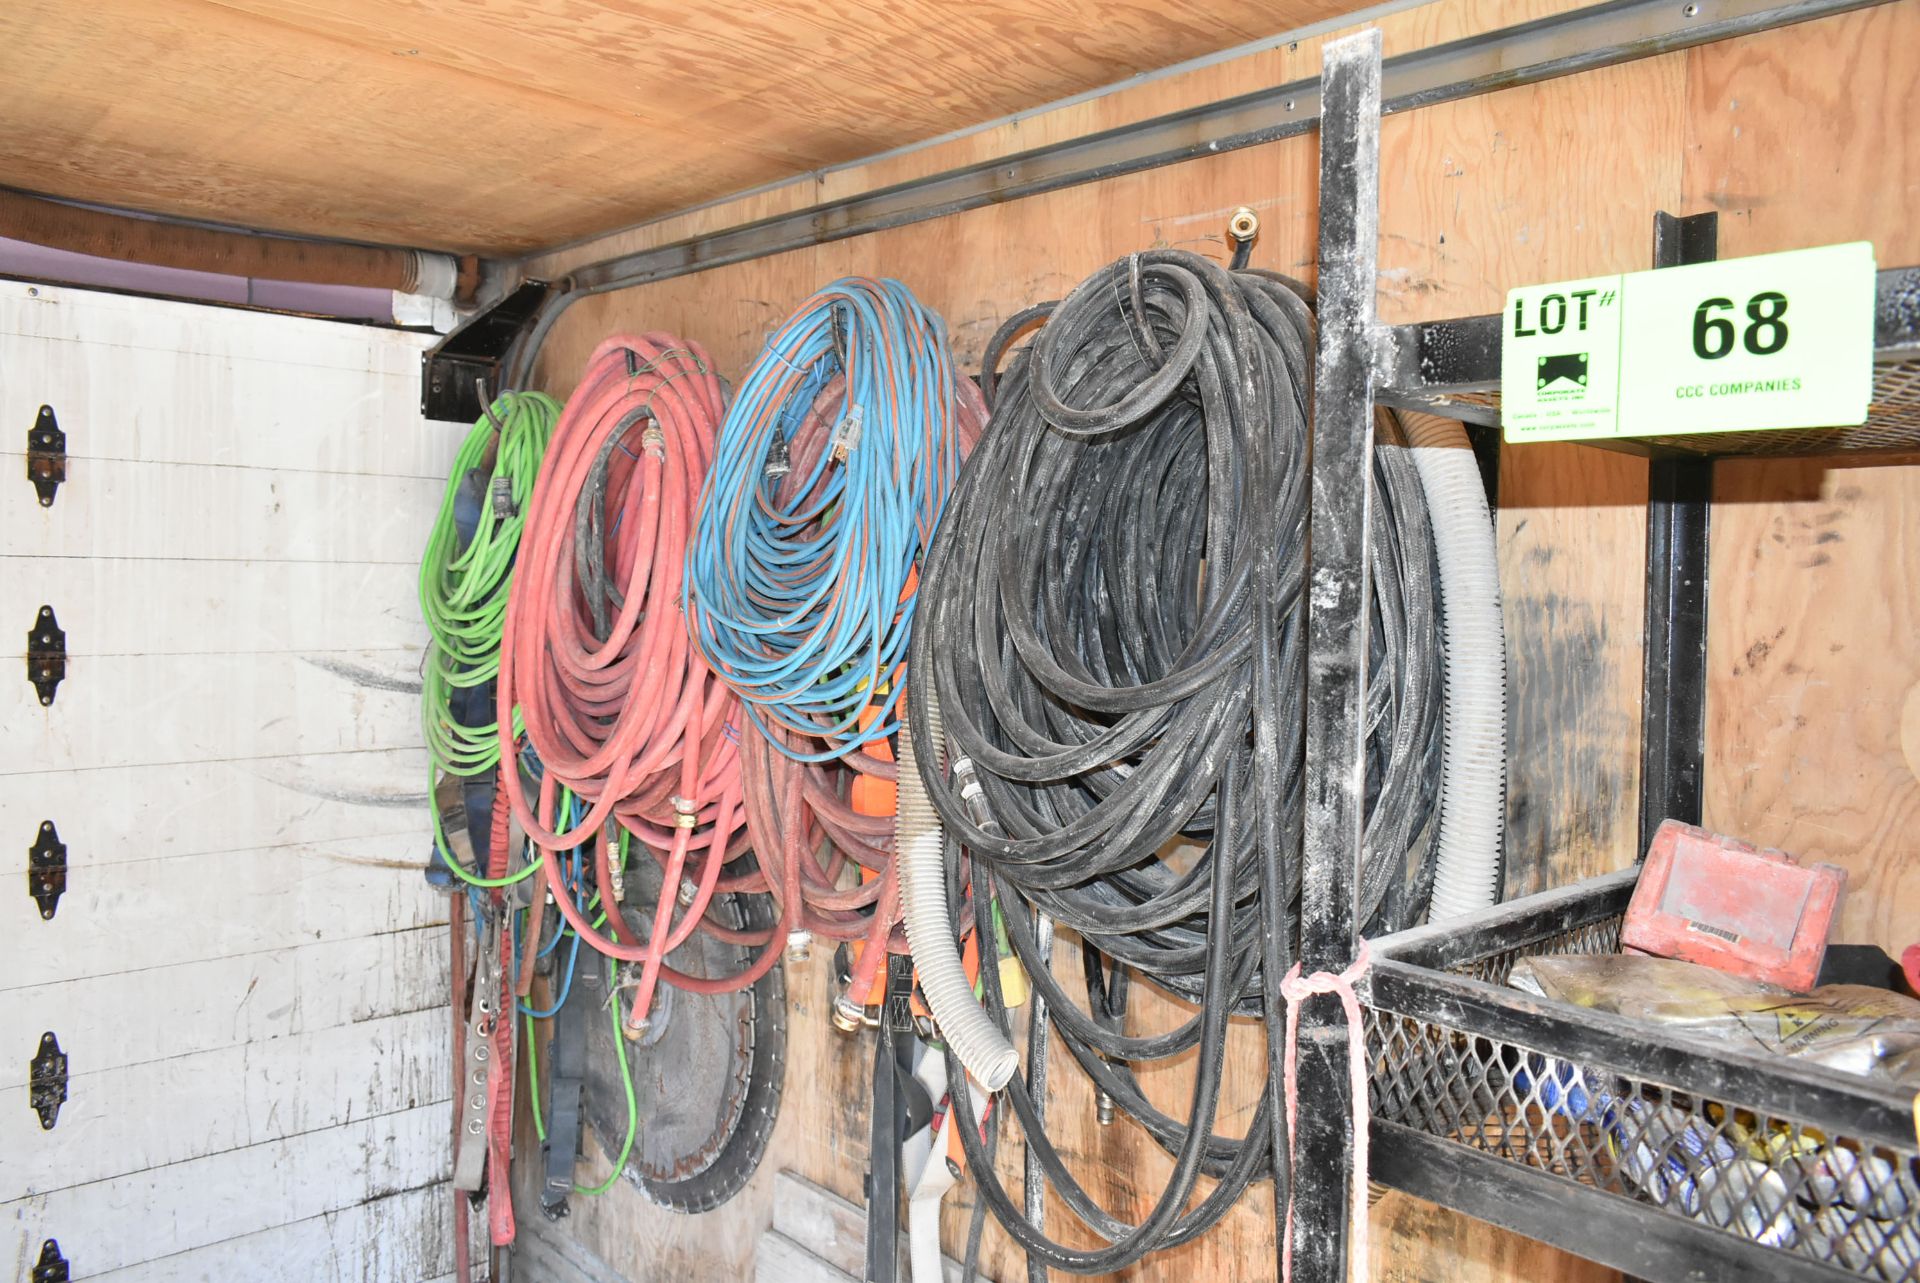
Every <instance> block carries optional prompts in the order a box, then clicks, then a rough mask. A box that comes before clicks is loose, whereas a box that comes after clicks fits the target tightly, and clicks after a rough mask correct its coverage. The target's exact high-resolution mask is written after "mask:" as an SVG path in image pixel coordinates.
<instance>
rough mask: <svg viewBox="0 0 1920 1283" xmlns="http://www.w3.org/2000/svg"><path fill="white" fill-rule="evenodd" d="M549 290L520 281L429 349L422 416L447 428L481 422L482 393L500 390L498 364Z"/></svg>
mask: <svg viewBox="0 0 1920 1283" xmlns="http://www.w3.org/2000/svg"><path fill="white" fill-rule="evenodd" d="M550 289H551V287H550V286H549V285H548V284H547V283H546V282H545V281H522V282H521V283H520V284H519V285H518V286H516V287H515V288H514V289H513V290H511V291H510V292H508V293H507V294H506V295H504V296H502V297H501V298H499V299H497V300H496V301H495V302H494V303H493V304H492V305H491V306H489V307H487V308H485V309H484V310H482V311H479V312H476V313H474V314H473V315H472V316H470V317H468V318H467V319H466V320H465V321H463V322H461V323H460V325H459V327H458V328H456V329H455V330H453V332H452V333H450V334H448V335H447V337H445V338H443V339H441V340H440V342H439V343H437V344H435V345H434V346H433V347H432V348H431V349H429V350H428V351H427V353H426V355H425V356H423V357H421V358H420V413H421V414H423V415H425V416H426V417H427V418H429V419H440V420H443V421H445V422H449V423H472V422H474V421H475V420H476V419H478V418H479V417H480V415H481V414H482V413H483V412H484V411H485V409H486V404H485V403H486V399H487V398H486V395H485V394H484V393H483V392H482V391H481V389H482V388H492V389H494V390H495V391H498V390H500V389H499V381H500V363H501V361H502V360H503V359H504V358H505V357H506V355H507V351H508V349H510V348H511V347H512V346H513V343H514V340H515V339H517V338H519V337H520V333H521V331H522V329H523V328H524V327H525V326H526V324H527V322H528V321H529V320H531V319H532V318H533V315H534V313H535V312H537V311H539V310H540V305H541V304H542V303H545V302H546V301H547V294H548V293H549V292H550Z"/></svg>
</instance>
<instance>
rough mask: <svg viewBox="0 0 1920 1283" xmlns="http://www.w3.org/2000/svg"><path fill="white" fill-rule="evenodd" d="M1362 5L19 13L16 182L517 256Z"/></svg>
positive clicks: (12, 175) (57, 8)
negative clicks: (516, 254)
mask: <svg viewBox="0 0 1920 1283" xmlns="http://www.w3.org/2000/svg"><path fill="white" fill-rule="evenodd" d="M1356 7H1357V5H1356V4H1355V3H1354V2H1353V0H1278V2H1275V0H1194V2H1193V3H1189V4H1185V5H1165V4H1162V3H1156V2H1154V0H979V2H977V3H956V2H955V0H821V2H817V3H794V2H792V0H785V2H782V0H733V2H732V3H702V2H701V0H690V2H689V3H686V4H680V5H674V4H665V3H659V2H658V0H97V2H95V3H90V4H86V5H79V4H73V3H68V2H64V0H5V2H4V3H0V185H5V186H11V187H18V188H21V189H24V190H27V191H33V192H41V193H45V194H48V195H54V196H63V197H68V198H73V199H82V200H90V201H98V202H101V203H105V204H111V205H120V206H126V207H130V208H135V209H144V210H150V211H154V212H159V213H167V214H177V215H185V216H191V217H197V218H207V219H214V220H218V221H221V222H228V223H237V224H240V225H243V226H251V227H260V228H269V229H274V230H280V231H290V232H304V233H309V234H313V235H323V236H334V237H343V238H349V239H355V240H368V241H377V242H384V243H398V244H409V245H419V246H431V247H436V248H445V249H456V250H475V251H480V252H484V253H493V254H504V253H517V252H522V251H526V250H530V249H535V248H540V247H544V246H549V245H553V244H556V243H559V242H563V241H566V240H570V239H574V238H577V237H580V236H585V235H589V234H592V233H596V232H603V231H607V230H609V229H611V228H614V227H618V226H623V225H625V224H628V223H632V222H636V221H638V220H641V219H644V218H648V217H652V216H654V215H658V214H663V213H667V212H669V211H672V210H675V209H682V208H685V207H687V206H689V205H694V204H698V203H700V202H702V201H707V200H711V199H714V198H716V197H720V196H724V195H727V194H730V193H733V192H737V191H740V190H743V189H745V188H748V187H753V186H757V185H760V184H763V183H769V182H776V181H779V180H782V179H786V178H791V177H794V176H795V175H798V174H802V173H805V172H806V171H808V170H810V169H815V168H819V167H822V166H826V165H832V164H837V163H840V162H844V161H850V160H855V159H858V158H860V157H863V156H868V155H872V154H874V153H876V152H880V151H885V150H888V149H890V148H894V147H899V146H904V145H907V144H910V143H914V142H919V141H923V140H925V139H927V138H931V137H934V136H937V135H939V134H942V133H946V132H948V131H951V130H954V129H958V128H963V127H966V126H969V125H975V124H979V123H982V122H984V121H988V120H992V119H995V118H998V117H1000V116H1004V115H1007V114H1009V113H1011V112H1015V111H1020V110H1023V109H1026V108H1030V107H1036V106H1040V105H1042V104H1044V103H1047V102H1051V101H1054V100H1056V99H1059V98H1062V97H1065V96H1068V95H1070V94H1074V93H1079V92H1083V91H1085V90H1088V89H1093V88H1098V87H1100V86H1103V85H1107V84H1111V83H1112V82H1114V81H1116V80H1120V79H1124V78H1125V77H1127V76H1129V75H1133V74H1135V73H1138V72H1141V71H1145V70H1151V69H1154V68H1158V67H1163V66H1167V65H1170V64H1172V63H1175V62H1179V61H1182V60H1185V59H1187V58H1192V57H1197V56H1200V55H1202V54H1206V53H1211V52H1215V51H1217V50H1220V49H1223V48H1228V47H1231V46H1233V45H1236V44H1241V43H1244V42H1246V41H1248V40H1251V39H1256V38H1258V37H1261V36H1266V35H1272V34H1276V33H1278V32H1279V31H1282V30H1285V29H1290V28H1294V27H1298V26H1302V25H1305V24H1308V23H1312V22H1317V21H1319V20H1321V19H1324V18H1328V17H1332V16H1334V15H1336V14H1338V13H1340V12H1343V11H1350V10H1352V9H1354V8H1356Z"/></svg>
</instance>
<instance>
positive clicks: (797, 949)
mask: <svg viewBox="0 0 1920 1283" xmlns="http://www.w3.org/2000/svg"><path fill="white" fill-rule="evenodd" d="M812 956H813V932H811V931H789V932H787V961H788V962H805V961H806V960H807V959H809V958H811V957H812Z"/></svg>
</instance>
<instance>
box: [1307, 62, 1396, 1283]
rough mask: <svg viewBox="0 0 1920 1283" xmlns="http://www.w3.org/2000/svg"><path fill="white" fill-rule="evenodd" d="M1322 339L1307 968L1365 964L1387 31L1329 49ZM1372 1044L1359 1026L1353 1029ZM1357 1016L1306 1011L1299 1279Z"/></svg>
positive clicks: (1348, 1128) (1342, 1197)
mask: <svg viewBox="0 0 1920 1283" xmlns="http://www.w3.org/2000/svg"><path fill="white" fill-rule="evenodd" d="M1321 84H1322V86H1323V87H1324V94H1323V97H1322V100H1321V101H1322V105H1321V117H1320V290H1319V295H1320V299H1319V319H1320V348H1319V353H1318V357H1317V364H1316V369H1315V376H1314V406H1313V469H1312V494H1313V516H1312V524H1311V527H1310V532H1309V543H1308V552H1307V576H1308V581H1307V582H1308V604H1307V690H1306V710H1307V724H1306V763H1305V772H1306V823H1305V833H1304V846H1303V859H1304V861H1305V872H1304V882H1303V886H1302V889H1301V901H1300V961H1301V967H1302V970H1303V971H1305V972H1307V973H1312V972H1315V971H1332V972H1339V971H1343V970H1345V969H1346V967H1347V966H1348V965H1349V964H1350V963H1351V962H1352V961H1353V954H1354V931H1355V922H1354V916H1355V906H1354V894H1355V885H1356V883H1357V881H1358V869H1359V864H1360V848H1361V838H1362V830H1363V814H1362V812H1363V807H1364V803H1365V793H1366V727H1365V703H1366V673H1367V613H1366V610H1367V595H1368V591H1369V585H1368V573H1367V556H1366V549H1367V525H1368V522H1369V521H1370V519H1371V516H1372V508H1373V467H1372V459H1373V380H1374V368H1373V349H1374V340H1375V337H1376V336H1375V331H1374V301H1375V292H1376V290H1377V289H1378V277H1377V273H1376V263H1377V259H1378V254H1379V225H1380V33H1379V31H1378V30H1370V31H1364V32H1361V33H1360V34H1358V35H1355V36H1349V37H1347V38H1345V39H1343V40H1338V41H1335V42H1333V43H1331V44H1329V45H1328V46H1327V47H1326V49H1325V51H1324V54H1323V61H1322V74H1321ZM1353 1036H1355V1037H1358V1036H1359V1031H1358V1030H1354V1031H1353ZM1347 1037H1348V1030H1347V1026H1346V1017H1345V1016H1344V1015H1343V1014H1342V1012H1341V1009H1340V1004H1339V1002H1338V1001H1337V1000H1336V999H1335V998H1333V997H1331V996H1326V997H1321V998H1318V999H1316V1000H1313V1001H1309V1002H1307V1003H1305V1004H1304V1005H1303V1007H1302V1009H1301V1012H1300V1048H1299V1099H1300V1112H1299V1120H1298V1124H1297V1132H1296V1135H1295V1137H1294V1146H1295V1162H1294V1164H1293V1167H1294V1171H1295V1172H1297V1173H1299V1175H1300V1179H1298V1180H1296V1181H1295V1183H1294V1230H1293V1252H1294V1277H1295V1278H1297V1279H1301V1280H1304V1281H1305V1283H1339V1280H1342V1279H1344V1278H1345V1277H1346V1271H1347V1227H1348V1219H1349V1217H1350V1216H1365V1215H1366V1214H1367V1209H1366V1208H1364V1207H1361V1208H1349V1207H1348V1206H1347V1201H1348V1200H1347V1188H1348V1183H1349V1179H1350V1176H1349V1174H1350V1173H1351V1171H1352V1164H1353V1132H1352V1122H1351V1117H1352V1110H1353V1103H1352V1097H1351V1093H1350V1090H1349V1086H1348V1081H1347Z"/></svg>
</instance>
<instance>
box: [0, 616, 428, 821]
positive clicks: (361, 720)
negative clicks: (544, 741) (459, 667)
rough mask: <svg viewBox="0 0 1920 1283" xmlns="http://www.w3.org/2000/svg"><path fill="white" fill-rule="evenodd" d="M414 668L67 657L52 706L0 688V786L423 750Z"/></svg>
mask: <svg viewBox="0 0 1920 1283" xmlns="http://www.w3.org/2000/svg"><path fill="white" fill-rule="evenodd" d="M0 592H4V590H0ZM54 609H55V612H56V614H57V613H58V610H59V607H58V606H57V605H56V606H55V607H54ZM24 635H25V634H24V632H23V633H22V636H23V637H24ZM420 658H421V652H420V651H418V650H365V651H355V650H345V651H281V652H268V653H258V652H256V653H254V654H244V653H243V654H239V655H102V656H99V657H97V658H92V659H89V658H86V657H82V658H79V659H71V660H69V661H68V662H67V676H66V680H65V681H64V682H62V683H61V686H60V689H59V692H58V693H57V695H56V696H55V701H54V704H53V706H52V707H42V705H41V703H40V699H39V696H38V695H37V694H36V693H35V692H34V688H33V687H32V686H29V685H28V684H27V683H26V682H24V681H12V682H0V725H4V726H6V727H7V728H8V730H9V732H10V733H9V734H8V735H7V736H5V737H4V738H0V777H4V776H6V775H10V774H14V773H18V772H27V771H43V770H97V769H98V768H100V767H103V766H139V765H148V764H163V763H174V762H207V761H232V760H235V759H239V758H253V757H284V756H287V755H288V754H293V753H351V752H357V751H360V750H364V749H386V748H410V747H413V746H415V745H418V744H419V743H421V734H420V725H419V723H420ZM55 822H56V823H57V822H58V817H55Z"/></svg>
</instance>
